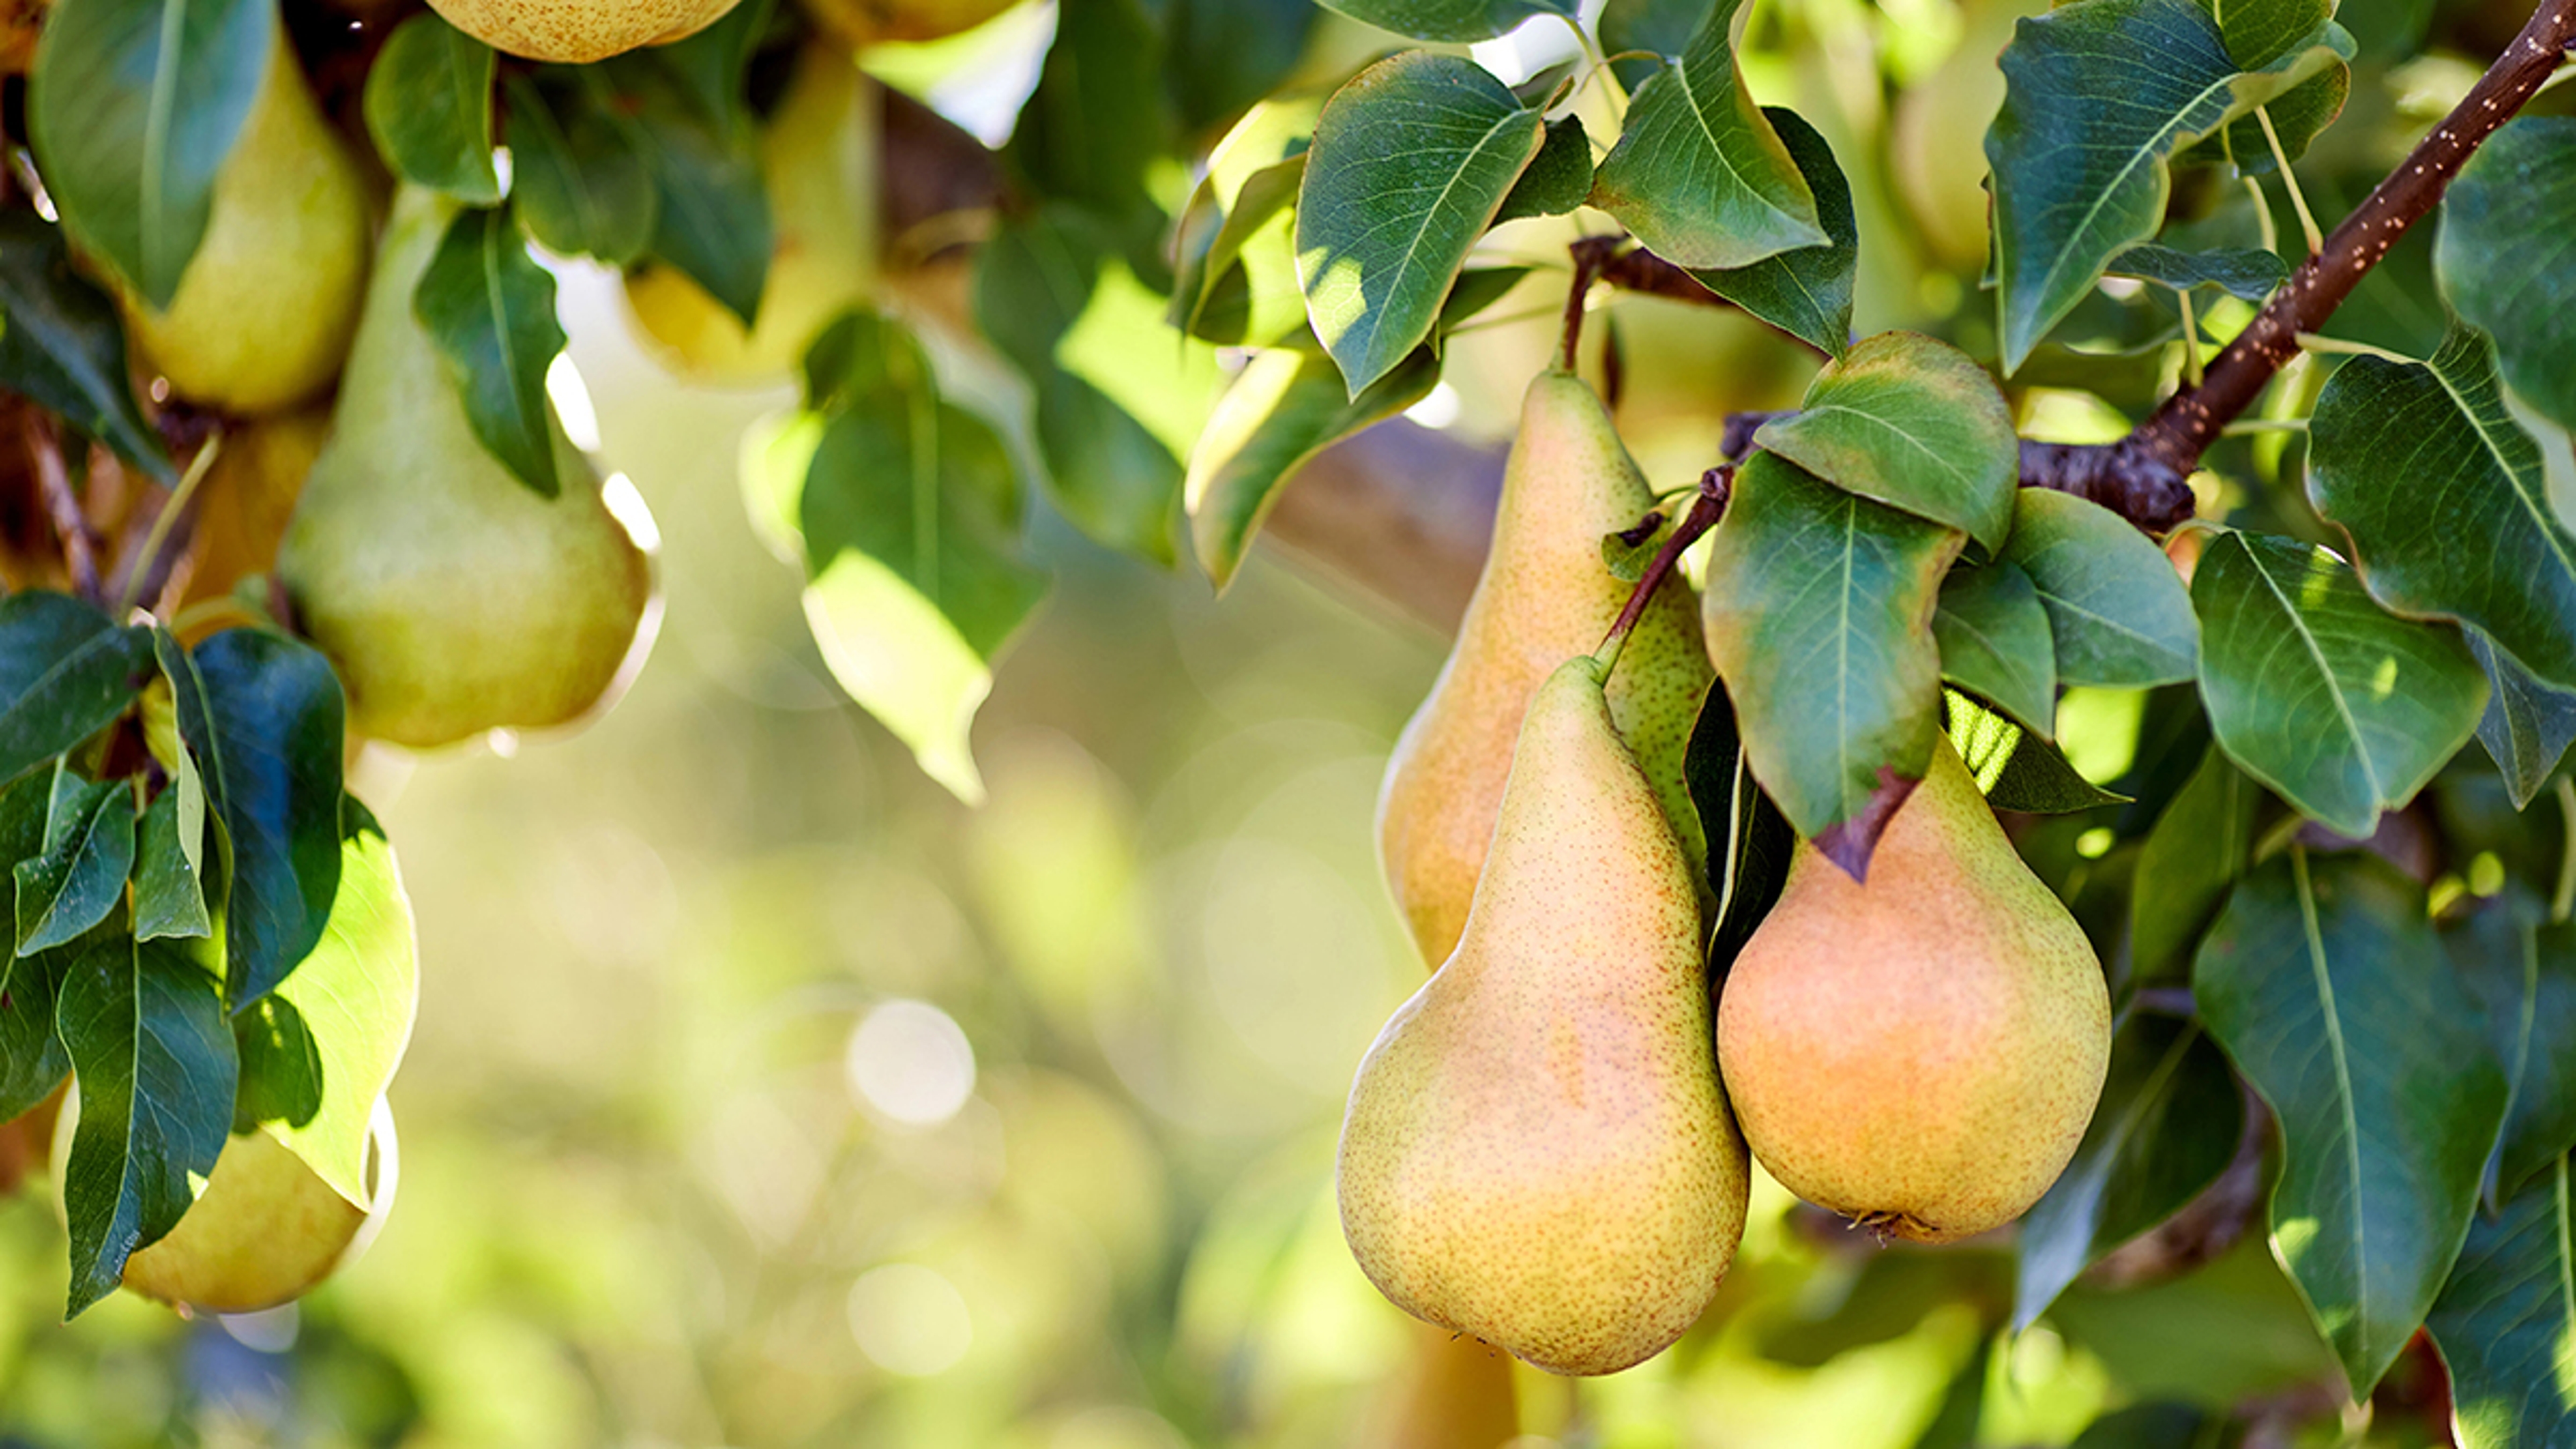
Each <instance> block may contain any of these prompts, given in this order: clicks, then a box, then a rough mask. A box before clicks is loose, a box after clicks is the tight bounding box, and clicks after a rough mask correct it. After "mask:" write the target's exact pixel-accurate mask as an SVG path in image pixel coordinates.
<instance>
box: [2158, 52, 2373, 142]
mask: <svg viewBox="0 0 2576 1449" xmlns="http://www.w3.org/2000/svg"><path fill="white" fill-rule="evenodd" d="M2327 31H2328V32H2329V33H2330V34H2332V35H2334V36H2335V37H2337V39H2338V42H2339V43H2340V44H2341V45H2342V47H2343V48H2344V54H2345V58H2346V59H2349V58H2350V57H2351V55H2352V54H2354V53H2355V52H2357V51H2358V50H2359V49H2360V43H2359V42H2358V41H2356V40H2354V39H2352V37H2351V34H2350V32H2348V31H2346V30H2344V28H2343V27H2342V26H2339V25H2336V26H2329V27H2327ZM2351 93H2352V68H2351V67H2350V66H2348V65H2346V64H2344V62H2343V61H2342V60H2337V61H2335V62H2334V63H2333V64H2331V65H2329V66H2327V67H2326V68H2325V69H2323V70H2321V71H2319V72H2317V73H2316V74H2315V75H2312V76H2310V77H2308V78H2307V79H2306V80H2303V81H2301V82H2299V83H2298V84H2297V85H2294V86H2292V87H2290V88H2289V89H2288V90H2286V91H2283V92H2282V93H2281V94H2279V95H2277V96H2275V97H2273V98H2272V99H2271V100H2269V101H2266V102H2264V104H2263V114H2264V116H2265V117H2267V118H2268V119H2269V120H2270V121H2271V122H2272V133H2273V135H2275V136H2277V137H2279V138H2280V142H2281V151H2282V154H2284V155H2286V156H2288V157H2289V158H2290V160H2291V162H2292V163H2293V164H2296V163H2297V161H2298V159H2299V158H2300V157H2302V156H2304V155H2306V154H2307V153H2308V146H2309V145H2310V143H2312V142H2314V141H2315V140H2316V138H2317V135H2318V133H2319V132H2322V131H2323V130H2325V128H2326V127H2328V126H2330V125H2333V124H2334V121H2335V118H2336V117H2337V116H2340V115H2342V114H2343V103H2344V100H2345V98H2346V97H2348V96H2350V95H2351ZM2212 147H2215V148H2216V149H2217V150H2218V152H2219V154H2221V155H2223V156H2225V157H2226V158H2227V163H2228V164H2229V165H2230V166H2233V167H2235V168H2236V171H2237V173H2238V174H2239V175H2243V176H2269V175H2271V174H2272V173H2273V172H2276V171H2278V170H2280V169H2281V166H2280V163H2279V162H2278V161H2276V160H2274V159H2273V156H2272V144H2271V142H2270V141H2267V140H2265V139H2264V136H2263V123H2262V122H2261V121H2259V120H2256V119H2255V118H2254V117H2252V116H2245V117H2241V118H2239V119H2237V120H2233V121H2230V122H2228V123H2227V126H2226V128H2225V129H2224V130H2222V131H2220V132H2219V133H2218V134H2217V135H2216V136H2214V137H2212V138H2211V139H2210V140H2209V141H2206V142H2203V143H2202V144H2201V145H2199V146H2197V147H2194V148H2193V154H2192V159H2195V160H2196V159H2198V158H2199V153H2200V152H2203V151H2206V150H2209V149H2210V148H2212Z"/></svg>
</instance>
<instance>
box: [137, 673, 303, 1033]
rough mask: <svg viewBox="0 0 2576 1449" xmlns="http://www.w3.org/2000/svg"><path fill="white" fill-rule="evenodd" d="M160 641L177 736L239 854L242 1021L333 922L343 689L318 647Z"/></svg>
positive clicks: (232, 949) (233, 931) (228, 924)
mask: <svg viewBox="0 0 2576 1449" xmlns="http://www.w3.org/2000/svg"><path fill="white" fill-rule="evenodd" d="M158 643H159V652H160V661H161V670H162V673H163V674H164V675H165V676H167V677H168V678H169V680H170V688H171V692H172V694H173V695H174V696H175V698H176V701H177V705H178V716H179V737H180V739H182V740H183V741H185V742H186V744H187V747H188V751H189V753H190V754H191V755H192V756H193V757H194V758H195V760H196V763H197V768H198V770H199V771H200V772H201V773H202V774H203V775H204V777H205V783H206V801H207V804H208V805H210V806H212V807H213V809H214V813H215V818H216V819H217V820H218V821H220V822H221V823H222V825H223V839H224V840H226V841H227V842H228V843H229V847H230V849H229V856H228V858H227V860H226V862H225V864H226V867H227V872H228V875H229V877H230V880H229V884H228V886H227V899H226V904H225V907H224V913H223V914H224V960H225V968H224V970H225V981H224V994H225V997H226V1000H227V1004H228V1005H229V1006H230V1007H231V1009H232V1010H234V1011H240V1010H241V1009H243V1008H244V1007H247V1006H249V1005H250V1004H251V1003H253V1002H255V1001H257V1000H259V999H260V998H261V997H263V996H266V995H267V994H268V993H269V992H271V991H273V990H275V989H276V987H277V984H278V983H279V982H281V981H283V980H285V979H286V977H287V973H289V972H291V971H293V970H294V969H295V967H296V965H297V964H298V963H299V962H301V961H303V959H304V958H305V957H306V956H307V955H308V954H310V953H311V952H312V950H313V947H314V944H315V943H316V942H318V941H320V940H321V939H322V932H323V928H324V926H325V925H326V924H327V923H328V921H329V920H330V915H331V901H332V898H333V896H334V895H335V894H337V892H338V890H339V887H340V751H341V749H342V747H343V743H344V740H343V733H342V730H343V725H342V719H343V716H344V714H345V706H344V705H343V703H342V700H341V696H340V681H339V679H338V678H337V677H336V676H334V675H333V674H332V673H331V666H330V664H329V663H327V662H326V661H324V659H323V658H322V656H321V655H320V654H318V653H316V652H315V651H314V650H313V649H311V648H309V647H308V646H306V645H304V644H301V643H298V642H297V641H295V640H293V639H289V638H287V637H286V636H285V635H283V634H273V633H270V632H268V631H266V630H264V629H227V630H225V631H224V632H222V633H220V634H217V635H215V636H214V637H213V638H211V639H208V640H206V641H205V642H204V643H202V644H199V645H198V646H197V647H196V648H195V649H193V650H186V651H182V650H181V648H180V647H179V645H178V643H177V641H176V640H174V639H172V638H171V637H170V636H169V635H167V634H164V635H162V636H161V637H160V639H159V641H158Z"/></svg>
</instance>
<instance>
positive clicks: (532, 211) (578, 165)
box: [504, 75, 660, 267]
mask: <svg viewBox="0 0 2576 1449" xmlns="http://www.w3.org/2000/svg"><path fill="white" fill-rule="evenodd" d="M504 90H505V92H506V94H507V95H508V96H509V101H510V108H509V117H510V133H509V138H508V139H509V142H510V208H511V211H512V212H513V213H514V214H515V215H516V216H517V217H518V219H519V224H520V225H522V226H524V227H526V228H527V229H528V235H529V236H531V237H534V238H535V239H536V241H537V244H538V245H539V246H542V247H544V248H546V249H547V250H548V251H551V252H554V253H557V254H558V255H561V256H567V257H571V256H581V255H584V254H587V255H590V256H593V257H597V258H598V259H599V260H601V261H603V262H606V263H607V264H609V265H610V266H615V267H622V266H626V265H628V264H630V263H632V262H635V261H637V260H638V259H640V258H641V257H642V256H643V255H644V252H645V249H646V248H647V247H649V246H651V245H652V244H653V234H654V230H655V224H656V221H657V218H658V216H659V213H660V197H659V194H658V193H657V192H656V191H655V190H654V186H653V173H652V170H651V168H650V167H649V166H648V165H647V164H646V162H645V159H644V155H643V153H642V151H641V150H639V149H638V144H637V138H636V137H635V135H633V134H632V133H630V131H629V130H628V129H627V128H625V127H622V126H620V125H618V124H617V123H616V122H614V121H612V120H610V119H609V118H608V117H607V116H605V115H603V114H602V113H601V112H600V110H599V108H598V106H597V105H595V104H593V102H592V99H591V97H592V95H593V92H594V91H595V90H596V87H595V85H593V84H589V83H585V84H584V85H582V86H581V87H579V88H578V89H576V88H574V87H568V86H561V85H546V84H541V83H540V82H539V80H538V79H537V77H535V76H531V75H513V76H511V77H510V78H509V80H508V81H507V82H505V83H504Z"/></svg>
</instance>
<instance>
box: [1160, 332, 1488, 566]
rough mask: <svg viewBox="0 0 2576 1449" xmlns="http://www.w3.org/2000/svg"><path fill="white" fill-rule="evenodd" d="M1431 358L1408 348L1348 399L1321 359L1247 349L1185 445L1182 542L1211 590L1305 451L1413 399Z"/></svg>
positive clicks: (1429, 384)
mask: <svg viewBox="0 0 2576 1449" xmlns="http://www.w3.org/2000/svg"><path fill="white" fill-rule="evenodd" d="M1439 381H1440V363H1439V360H1438V359H1437V358H1434V357H1433V356H1432V355H1431V353H1430V351H1429V349H1427V348H1417V349H1415V350H1414V352H1413V354H1412V355H1411V356H1409V357H1407V358H1406V359H1405V360H1404V363H1403V365H1402V366H1399V367H1398V368H1396V369H1395V370H1394V371H1393V372H1390V373H1388V374H1387V375H1386V376H1384V377H1382V378H1379V379H1378V380H1377V381H1376V382H1374V383H1372V384H1370V386H1369V388H1368V390H1367V391H1366V392H1363V393H1361V394H1360V395H1359V397H1358V398H1357V399H1353V398H1351V397H1350V396H1349V395H1348V394H1347V393H1345V392H1344V391H1343V390H1342V374H1341V371H1340V369H1338V368H1336V367H1335V366H1334V365H1333V363H1332V361H1331V360H1330V359H1328V358H1322V357H1316V356H1314V355H1312V354H1310V353H1303V352H1297V351H1293V350H1290V349H1287V348H1273V349H1271V350H1269V351H1266V352H1263V353H1262V354H1261V355H1259V356H1258V357H1255V358H1254V359H1253V360H1252V361H1251V363H1250V364H1249V365H1247V366H1246V367H1245V368H1244V369H1243V372H1242V374H1241V375H1240V376H1238V377H1236V378H1235V380H1234V385H1233V386H1232V387H1230V388H1228V389H1226V393H1225V397H1224V398H1223V399H1222V400H1220V401H1219V402H1218V404H1217V408H1216V412H1215V414H1214V415H1212V416H1211V417H1210V418H1209V419H1208V425H1207V430H1206V431H1205V432H1203V433H1201V434H1200V435H1199V445H1198V447H1197V448H1196V449H1194V450H1193V451H1192V452H1191V454H1190V468H1189V482H1188V488H1187V491H1186V493H1185V495H1184V496H1185V497H1186V498H1187V500H1188V504H1189V513H1190V541H1191V543H1192V545H1193V546H1194V548H1195V550H1196V552H1197V554H1198V558H1199V565H1200V567H1202V568H1204V569H1206V570H1207V576H1208V579H1209V580H1210V581H1211V582H1213V583H1214V584H1215V585H1216V587H1217V590H1218V592H1220V593H1222V592H1224V590H1225V588H1226V586H1227V585H1229V584H1231V583H1232V582H1234V575H1235V571H1236V570H1237V569H1240V568H1241V567H1242V566H1243V560H1244V557H1245V555H1246V554H1248V553H1249V552H1250V551H1251V548H1252V538H1253V535H1254V534H1256V533H1258V532H1260V531H1261V524H1262V521H1263V520H1264V519H1267V518H1268V517H1269V516H1270V509H1271V507H1272V505H1274V504H1276V503H1277V502H1278V501H1279V495H1280V492H1281V490H1283V489H1284V488H1285V487H1286V486H1287V484H1288V481H1289V480H1290V479H1292V478H1294V477H1296V476H1297V471H1298V470H1299V469H1301V468H1303V467H1305V466H1306V465H1307V464H1308V463H1310V462H1312V461H1313V460H1314V458H1315V455H1316V454H1318V453H1321V452H1322V451H1324V449H1326V448H1328V447H1330V446H1332V445H1333V444H1334V443H1337V442H1339V441H1341V440H1342V439H1343V438H1347V437H1349V436H1350V435H1351V434H1353V433H1356V432H1358V431H1359V430H1360V429H1362V428H1365V427H1367V426H1368V425H1369V424H1371V423H1374V422H1378V421H1380V420H1382V419H1385V418H1389V417H1392V416H1394V415H1395V414H1397V413H1400V412H1402V411H1404V410H1405V409H1406V408H1409V407H1411V406H1413V405H1414V404H1415V403H1417V402H1420V401H1422V399H1423V398H1425V397H1427V396H1429V395H1430V392H1431V389H1432V388H1433V387H1434V386H1436V385H1437V384H1438V383H1439Z"/></svg>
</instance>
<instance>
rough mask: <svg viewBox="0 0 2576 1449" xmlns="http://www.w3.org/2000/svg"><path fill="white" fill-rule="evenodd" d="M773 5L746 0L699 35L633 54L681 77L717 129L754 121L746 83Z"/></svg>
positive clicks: (692, 101) (768, 1)
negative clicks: (755, 51) (754, 52)
mask: <svg viewBox="0 0 2576 1449" xmlns="http://www.w3.org/2000/svg"><path fill="white" fill-rule="evenodd" d="M775 8H776V0H742V3H740V4H738V5H735V6H734V7H733V8H731V9H730V10H727V11H726V12H725V13H724V14H722V15H721V16H719V17H717V18H716V19H715V20H713V21H711V22H710V23H708V25H707V26H706V28H705V29H702V30H700V31H698V32H696V33H695V34H692V35H688V36H684V37H682V38H681V39H678V40H673V41H668V42H665V43H663V44H659V45H654V46H652V47H650V48H649V52H630V53H633V54H637V55H638V57H639V60H641V61H648V62H650V63H651V64H653V65H654V66H656V67H658V68H659V69H660V70H661V71H662V72H663V73H664V74H666V75H669V76H670V77H671V78H672V79H674V80H675V81H677V82H678V83H679V84H680V86H681V88H682V90H683V91H684V92H685V93H686V95H687V97H688V99H689V102H690V104H691V105H693V106H694V107H695V108H696V109H697V112H698V114H699V115H701V116H703V117H705V118H706V119H707V120H708V121H709V122H710V123H712V124H713V125H714V126H715V127H716V129H717V130H719V131H730V130H733V129H734V128H736V127H739V126H746V125H748V124H749V123H750V122H751V119H752V115H751V98H750V96H749V95H748V94H747V93H746V91H745V88H744V83H745V80H746V78H747V77H748V75H749V74H750V70H751V58H752V53H753V51H754V50H756V49H757V48H758V47H759V44H760V40H761V37H762V36H763V35H764V34H766V33H767V32H768V29H769V17H770V15H771V13H772V12H773V11H774V10H775Z"/></svg>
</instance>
